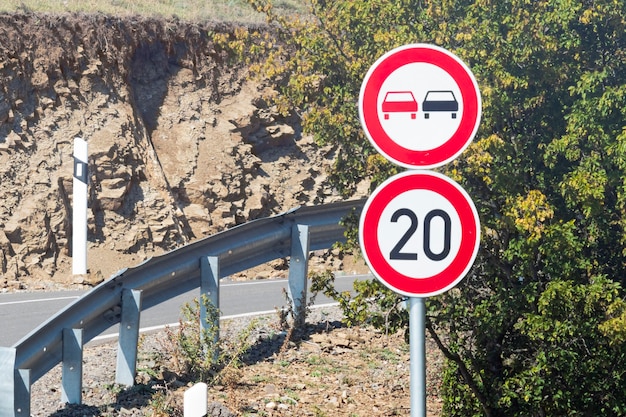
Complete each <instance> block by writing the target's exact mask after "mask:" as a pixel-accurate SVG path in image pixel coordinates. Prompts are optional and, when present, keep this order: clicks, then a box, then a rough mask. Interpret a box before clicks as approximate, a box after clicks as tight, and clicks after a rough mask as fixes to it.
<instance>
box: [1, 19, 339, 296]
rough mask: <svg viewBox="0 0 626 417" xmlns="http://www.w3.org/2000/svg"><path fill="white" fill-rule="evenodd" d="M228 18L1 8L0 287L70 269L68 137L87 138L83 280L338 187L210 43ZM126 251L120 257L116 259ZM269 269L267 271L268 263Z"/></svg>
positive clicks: (323, 161)
mask: <svg viewBox="0 0 626 417" xmlns="http://www.w3.org/2000/svg"><path fill="white" fill-rule="evenodd" d="M233 31H234V28H233V27H232V26H229V25H224V24H219V25H218V24H216V25H213V26H208V25H207V26H202V25H192V24H186V23H183V22H180V21H178V20H174V21H167V22H166V21H162V20H152V19H143V18H138V17H128V18H112V17H108V16H105V15H82V14H72V15H70V14H66V15H58V16H55V15H50V14H42V15H35V14H23V15H2V14H0V37H2V39H4V41H3V42H2V43H1V44H0V62H1V63H2V65H0V84H1V85H3V87H4V90H3V91H2V92H1V93H0V199H1V200H2V204H1V205H0V272H1V274H2V277H3V278H4V279H3V280H0V288H2V287H5V288H9V287H10V288H16V287H25V288H33V287H40V286H41V285H42V281H43V282H56V283H59V284H60V285H65V284H67V283H72V282H76V281H77V280H73V279H72V278H71V276H70V274H71V268H70V266H71V260H70V259H69V258H68V257H69V256H70V255H71V252H70V247H71V245H72V242H71V239H72V236H71V223H72V220H71V206H72V173H73V157H72V152H73V149H72V146H73V139H74V138H75V137H77V136H79V137H82V138H83V139H85V140H86V141H87V143H88V146H89V155H90V156H89V161H88V163H89V181H90V183H89V217H88V228H89V229H88V240H89V242H88V252H89V253H94V252H95V253H98V256H97V257H93V258H88V268H89V270H90V276H88V277H85V278H80V279H78V281H80V283H81V284H86V285H93V284H95V283H97V282H100V281H101V280H102V277H104V278H106V277H108V276H110V275H111V274H112V273H113V272H115V271H117V270H118V269H120V268H121V267H122V265H120V261H118V258H120V257H121V256H122V255H124V256H126V255H132V256H133V259H138V260H141V259H143V258H145V257H148V256H152V255H153V254H158V253H160V252H163V251H166V250H171V249H173V248H175V247H178V246H180V245H182V244H185V243H187V242H190V241H192V240H194V239H198V238H201V237H204V236H207V235H210V234H212V233H215V232H218V231H221V230H224V229H226V228H228V227H232V226H234V225H236V224H240V223H243V222H245V221H248V220H251V219H254V218H258V217H263V216H268V215H272V214H276V213H279V212H283V211H286V210H288V209H291V208H293V207H296V206H299V205H305V204H320V203H325V202H330V201H333V200H337V199H338V198H339V196H337V195H336V194H334V193H333V190H332V189H331V187H330V186H329V185H328V184H327V181H326V176H325V174H324V173H325V172H326V169H327V167H328V166H329V164H331V163H332V158H333V153H332V151H331V150H329V149H319V148H317V147H316V146H315V145H314V144H313V143H312V141H311V140H310V138H307V137H301V134H300V133H299V132H300V127H299V125H298V119H297V118H285V117H283V116H281V115H280V114H279V113H278V112H277V111H276V110H275V109H274V108H272V107H271V105H270V104H269V103H268V102H266V101H265V100H264V99H263V98H262V97H263V93H264V92H265V88H264V87H263V86H262V85H261V84H260V83H259V82H257V81H254V80H252V79H251V77H250V76H249V74H248V70H247V68H246V67H245V65H243V64H242V63H238V62H237V61H236V60H235V58H234V55H229V53H228V51H227V50H224V49H223V47H221V46H219V45H215V44H214V43H213V40H212V38H211V36H210V34H211V33H220V32H221V33H225V34H227V35H231V34H232V33H233ZM124 266H133V265H124ZM269 275H271V274H269Z"/></svg>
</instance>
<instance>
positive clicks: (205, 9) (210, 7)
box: [0, 0, 304, 23]
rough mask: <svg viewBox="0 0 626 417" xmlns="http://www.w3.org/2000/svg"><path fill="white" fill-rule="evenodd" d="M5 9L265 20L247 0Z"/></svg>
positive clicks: (64, 2) (34, 1)
mask: <svg viewBox="0 0 626 417" xmlns="http://www.w3.org/2000/svg"><path fill="white" fill-rule="evenodd" d="M275 7H277V8H278V9H279V10H283V11H284V12H286V13H289V12H293V11H300V10H302V9H303V8H304V7H303V0H279V1H276V2H275ZM0 11H3V12H16V11H17V12H24V11H35V12H46V13H63V12H88V13H93V12H100V13H105V14H111V15H117V16H127V15H143V16H150V17H157V16H160V17H173V16H175V17H178V18H180V19H183V20H187V21H193V22H198V21H205V20H224V21H236V22H241V23H260V22H263V21H265V17H264V15H263V14H261V13H258V12H256V11H255V10H253V9H252V7H251V6H250V5H248V2H247V1H246V0H126V1H125V0H52V1H50V0H2V1H0Z"/></svg>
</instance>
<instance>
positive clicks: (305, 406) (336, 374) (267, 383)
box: [31, 307, 442, 417]
mask: <svg viewBox="0 0 626 417" xmlns="http://www.w3.org/2000/svg"><path fill="white" fill-rule="evenodd" d="M340 318H341V312H340V311H339V310H338V308H337V307H326V308H323V309H317V310H314V311H313V312H312V313H311V314H310V315H309V317H308V319H307V325H306V328H305V330H304V331H302V332H301V333H300V334H297V335H294V334H292V335H291V341H287V342H285V338H286V335H287V333H288V332H287V331H285V329H284V328H283V327H282V326H281V324H280V320H279V316H278V314H276V315H271V316H261V317H257V318H254V319H250V318H247V319H236V320H230V321H227V322H224V323H222V330H221V331H222V336H223V337H224V338H226V339H227V340H230V341H233V340H235V339H236V338H238V337H239V335H241V334H242V332H244V331H245V330H246V329H249V328H250V326H251V320H254V321H255V323H256V325H255V326H254V331H253V332H252V335H251V337H250V340H249V342H250V344H251V347H250V349H249V350H248V351H247V354H245V355H244V356H243V360H244V365H243V366H242V367H240V368H239V369H236V370H234V371H231V372H229V373H227V374H226V375H227V377H226V378H223V379H222V380H220V381H218V382H217V383H211V381H207V382H209V394H208V395H209V404H210V405H211V406H210V408H209V409H210V410H214V411H212V412H211V413H209V416H223V417H230V416H247V417H253V416H345V417H358V416H361V417H372V416H408V415H410V389H409V384H410V373H409V357H410V352H409V348H408V345H407V344H406V343H405V341H404V335H403V334H402V333H398V334H390V335H386V334H384V333H383V332H381V331H378V330H374V329H372V328H368V327H356V328H346V327H344V326H343V325H342V324H341V323H340V321H339V320H340ZM171 343H172V342H171V339H170V338H168V336H167V333H166V332H160V333H156V334H150V335H145V336H143V337H142V343H141V347H140V354H139V355H140V361H139V364H138V369H139V372H138V376H137V385H136V386H135V387H131V388H123V387H120V386H116V385H115V384H113V383H112V381H114V379H115V376H114V375H115V355H116V352H117V345H116V344H114V343H107V344H102V345H98V346H88V347H87V348H86V349H85V352H84V377H83V382H84V390H83V404H82V405H61V404H60V403H59V401H60V383H59V381H60V372H61V371H60V369H59V367H57V368H55V369H54V370H53V371H51V372H50V373H48V374H47V375H45V376H44V377H43V378H41V379H40V380H39V381H38V382H37V383H35V384H34V385H33V394H32V409H31V413H32V415H33V416H42V417H43V416H55V417H83V416H89V417H90V416H137V417H138V416H166V415H168V416H182V415H183V405H184V393H185V392H186V390H188V389H189V388H190V387H191V386H192V385H193V384H192V383H191V382H188V381H186V380H185V379H184V378H183V377H181V376H179V375H177V374H175V373H172V372H171V371H168V370H167V369H168V368H169V369H171V368H172V366H171V362H170V363H169V366H164V365H168V363H167V362H169V361H164V359H163V352H164V351H167V350H168V349H169V348H168V346H171ZM426 352H427V360H426V362H427V386H426V390H427V415H429V416H439V415H441V406H442V403H441V400H440V397H439V395H438V393H439V389H440V384H441V372H440V370H441V366H442V357H441V354H440V353H439V351H438V350H437V348H436V346H435V345H434V343H433V342H432V341H431V340H430V339H428V338H427V341H426Z"/></svg>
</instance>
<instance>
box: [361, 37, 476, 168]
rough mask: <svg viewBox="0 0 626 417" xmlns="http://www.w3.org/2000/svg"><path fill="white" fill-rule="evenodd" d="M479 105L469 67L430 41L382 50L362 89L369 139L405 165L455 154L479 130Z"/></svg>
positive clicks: (433, 163) (425, 164)
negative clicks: (384, 51)
mask: <svg viewBox="0 0 626 417" xmlns="http://www.w3.org/2000/svg"><path fill="white" fill-rule="evenodd" d="M481 106H482V104H481V98H480V92H479V90H478V84H477V83H476V79H475V78H474V75H473V74H472V72H471V71H470V70H469V68H467V66H466V65H465V64H464V63H463V62H462V61H461V60H460V59H459V58H458V57H456V56H455V55H453V54H452V53H450V52H448V51H447V50H445V49H442V48H439V47H436V46H433V45H426V44H411V45H405V46H402V47H400V48H396V49H394V50H392V51H389V52H388V53H386V54H385V55H383V56H382V57H381V58H380V59H379V60H378V61H376V62H375V63H374V65H372V67H371V68H370V70H369V71H368V73H367V74H366V76H365V78H364V80H363V84H362V86H361V92H360V95H359V115H360V118H361V124H362V125H363V129H364V131H365V134H366V135H367V137H368V139H369V140H370V142H372V144H373V145H374V147H375V148H376V149H377V150H378V151H379V152H380V153H381V154H382V155H383V156H385V157H386V158H387V159H389V160H390V161H392V162H394V163H396V164H398V165H400V166H403V167H406V168H433V167H437V166H441V165H443V164H445V163H447V162H450V161H451V160H453V159H454V158H456V157H457V156H458V155H459V154H460V153H461V152H462V151H463V150H464V149H465V148H466V147H467V146H468V145H469V144H470V143H471V141H472V139H473V138H474V135H475V134H476V131H477V130H478V125H479V123H480V116H481Z"/></svg>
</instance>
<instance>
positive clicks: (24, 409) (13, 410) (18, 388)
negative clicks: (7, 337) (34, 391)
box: [0, 347, 30, 417]
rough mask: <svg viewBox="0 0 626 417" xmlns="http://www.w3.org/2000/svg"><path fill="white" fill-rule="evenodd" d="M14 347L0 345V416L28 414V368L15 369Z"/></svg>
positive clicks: (14, 416) (17, 416)
mask: <svg viewBox="0 0 626 417" xmlns="http://www.w3.org/2000/svg"><path fill="white" fill-rule="evenodd" d="M16 353H17V351H16V350H15V348H10V347H0V398H1V399H2V400H1V401H0V416H13V417H21V416H25V417H28V416H30V369H15V356H16Z"/></svg>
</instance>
